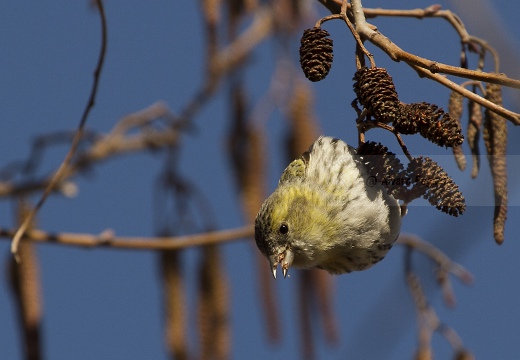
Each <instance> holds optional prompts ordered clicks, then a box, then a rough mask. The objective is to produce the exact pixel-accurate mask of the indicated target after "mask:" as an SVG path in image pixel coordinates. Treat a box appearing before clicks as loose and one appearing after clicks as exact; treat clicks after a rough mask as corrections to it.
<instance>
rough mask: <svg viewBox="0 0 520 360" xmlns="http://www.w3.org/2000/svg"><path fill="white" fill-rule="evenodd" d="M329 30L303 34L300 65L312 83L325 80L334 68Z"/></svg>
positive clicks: (317, 29) (313, 29) (308, 31)
mask: <svg viewBox="0 0 520 360" xmlns="http://www.w3.org/2000/svg"><path fill="white" fill-rule="evenodd" d="M329 35H330V34H329V33H328V31H327V30H323V29H321V28H318V27H314V28H311V29H307V30H305V31H304V32H303V36H302V38H301V45H300V64H301V67H302V70H303V73H304V74H305V77H307V79H309V80H310V81H320V80H323V79H324V78H325V77H326V76H327V74H328V73H329V71H330V68H331V66H332V59H333V57H334V55H333V53H332V39H331V38H329Z"/></svg>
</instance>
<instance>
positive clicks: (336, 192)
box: [255, 136, 402, 279]
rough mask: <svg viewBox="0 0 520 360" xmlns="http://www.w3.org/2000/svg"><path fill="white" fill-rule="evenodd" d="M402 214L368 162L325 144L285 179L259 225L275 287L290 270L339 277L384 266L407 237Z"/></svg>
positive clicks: (328, 140) (331, 141) (334, 142)
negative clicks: (379, 264)
mask: <svg viewBox="0 0 520 360" xmlns="http://www.w3.org/2000/svg"><path fill="white" fill-rule="evenodd" d="M401 217H402V214H401V207H400V205H399V202H398V200H396V199H395V198H394V197H393V196H392V195H390V194H389V193H388V192H387V191H386V189H385V188H384V186H382V184H381V181H378V179H377V178H376V177H374V176H373V175H371V174H370V173H369V171H368V166H367V160H366V159H364V158H363V156H361V155H358V154H357V152H356V149H355V148H353V147H352V146H350V145H348V144H346V143H345V142H344V141H342V140H340V139H338V138H333V137H326V136H320V137H319V138H318V139H317V140H316V141H315V142H314V143H313V144H312V145H311V146H310V148H309V150H308V151H306V152H304V153H303V154H302V156H300V157H299V158H297V159H295V160H294V161H292V162H291V163H290V164H289V165H288V166H287V168H286V169H285V170H284V172H283V173H282V175H281V177H280V180H279V182H278V186H277V187H276V189H275V190H274V192H273V193H272V194H271V195H270V196H269V197H268V198H267V199H266V200H265V201H264V203H263V204H262V206H261V208H260V210H259V212H258V214H257V216H256V219H255V242H256V245H257V247H258V249H259V250H260V251H261V253H262V254H263V255H265V256H266V257H267V259H268V260H269V266H270V270H271V272H272V274H273V277H274V278H275V279H276V273H277V268H278V265H280V267H281V269H282V272H283V276H284V278H285V277H286V276H287V273H288V270H289V268H291V267H295V268H303V269H309V268H318V269H323V270H326V271H327V272H329V273H330V274H334V275H339V274H345V273H350V272H352V271H362V270H366V269H368V268H370V267H372V265H374V264H375V263H377V262H379V261H380V260H382V259H383V258H384V257H385V255H386V254H387V252H388V251H389V250H390V249H391V248H392V245H393V243H394V242H395V240H396V239H397V237H398V235H399V232H400V229H401Z"/></svg>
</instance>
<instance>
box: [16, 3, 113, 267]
mask: <svg viewBox="0 0 520 360" xmlns="http://www.w3.org/2000/svg"><path fill="white" fill-rule="evenodd" d="M96 5H97V8H98V10H99V16H100V19H101V49H100V50H99V57H98V62H97V65H96V68H95V70H94V82H93V83H92V88H91V90H90V95H89V98H88V101H87V105H86V106H85V110H84V111H83V115H82V116H81V120H80V122H79V125H78V130H77V131H76V134H75V135H74V138H73V139H72V144H71V146H70V149H69V151H68V153H67V155H66V156H65V159H64V160H63V162H62V163H61V165H60V167H59V168H58V170H57V171H56V173H55V174H54V176H53V177H52V180H51V181H50V183H49V185H48V186H47V187H46V189H45V192H44V193H43V195H42V196H41V198H40V200H39V201H38V202H37V203H36V206H35V207H34V208H33V209H32V211H31V212H30V213H29V214H28V215H27V217H26V218H25V220H24V221H23V223H22V224H21V225H20V227H19V228H18V231H17V232H16V233H15V235H14V237H13V241H12V242H11V253H12V254H13V255H14V257H15V259H16V261H20V258H19V257H18V244H19V243H20V240H21V239H22V237H23V235H24V233H25V231H26V230H27V228H28V227H29V226H30V224H31V222H32V220H33V218H34V216H35V215H36V213H37V212H38V211H39V210H40V208H41V207H42V206H43V204H44V203H45V200H47V197H48V196H49V195H50V193H51V192H52V191H53V189H54V187H55V186H56V184H58V183H59V182H60V181H61V179H62V177H63V174H65V173H66V172H67V169H68V168H69V164H70V162H71V160H72V157H73V156H74V154H75V153H76V150H77V148H78V145H79V143H80V141H81V139H82V137H83V131H84V129H85V125H86V123H87V119H88V116H89V114H90V111H91V110H92V108H93V107H94V102H95V98H96V95H97V90H98V85H99V80H100V77H101V70H102V69H103V64H104V61H105V53H106V48H107V23H106V16H105V9H104V7H103V1H102V0H96Z"/></svg>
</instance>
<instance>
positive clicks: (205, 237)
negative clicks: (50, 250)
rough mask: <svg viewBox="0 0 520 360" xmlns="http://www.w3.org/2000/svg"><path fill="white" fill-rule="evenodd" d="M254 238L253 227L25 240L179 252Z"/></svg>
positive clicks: (5, 233) (41, 234) (38, 234)
mask: <svg viewBox="0 0 520 360" xmlns="http://www.w3.org/2000/svg"><path fill="white" fill-rule="evenodd" d="M14 233H15V231H13V230H9V229H0V237H7V238H11V237H12V236H13V235H14ZM253 236H254V227H253V225H246V226H244V227H241V228H236V229H230V230H221V231H211V232H207V233H201V234H195V235H187V236H174V237H116V236H114V235H113V233H112V232H111V231H105V232H103V233H102V234H100V235H93V234H79V233H56V234H55V233H50V232H45V231H43V230H30V231H27V232H26V233H25V234H24V237H23V238H24V240H27V241H33V242H40V243H47V244H60V245H68V246H78V247H87V248H95V247H106V248H123V249H136V250H137V249H141V250H176V249H183V248H187V247H195V246H207V245H212V244H219V243H224V242H228V241H233V240H240V239H244V238H251V237H253Z"/></svg>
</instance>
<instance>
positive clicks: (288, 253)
mask: <svg viewBox="0 0 520 360" xmlns="http://www.w3.org/2000/svg"><path fill="white" fill-rule="evenodd" d="M293 260H294V252H293V251H292V250H291V249H286V250H285V251H284V252H283V253H281V254H277V255H271V256H269V266H270V268H271V271H272V273H273V277H274V278H275V279H276V270H277V268H278V264H280V267H281V268H282V272H283V277H284V278H285V277H287V272H288V271H289V267H291V265H292V263H293Z"/></svg>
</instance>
